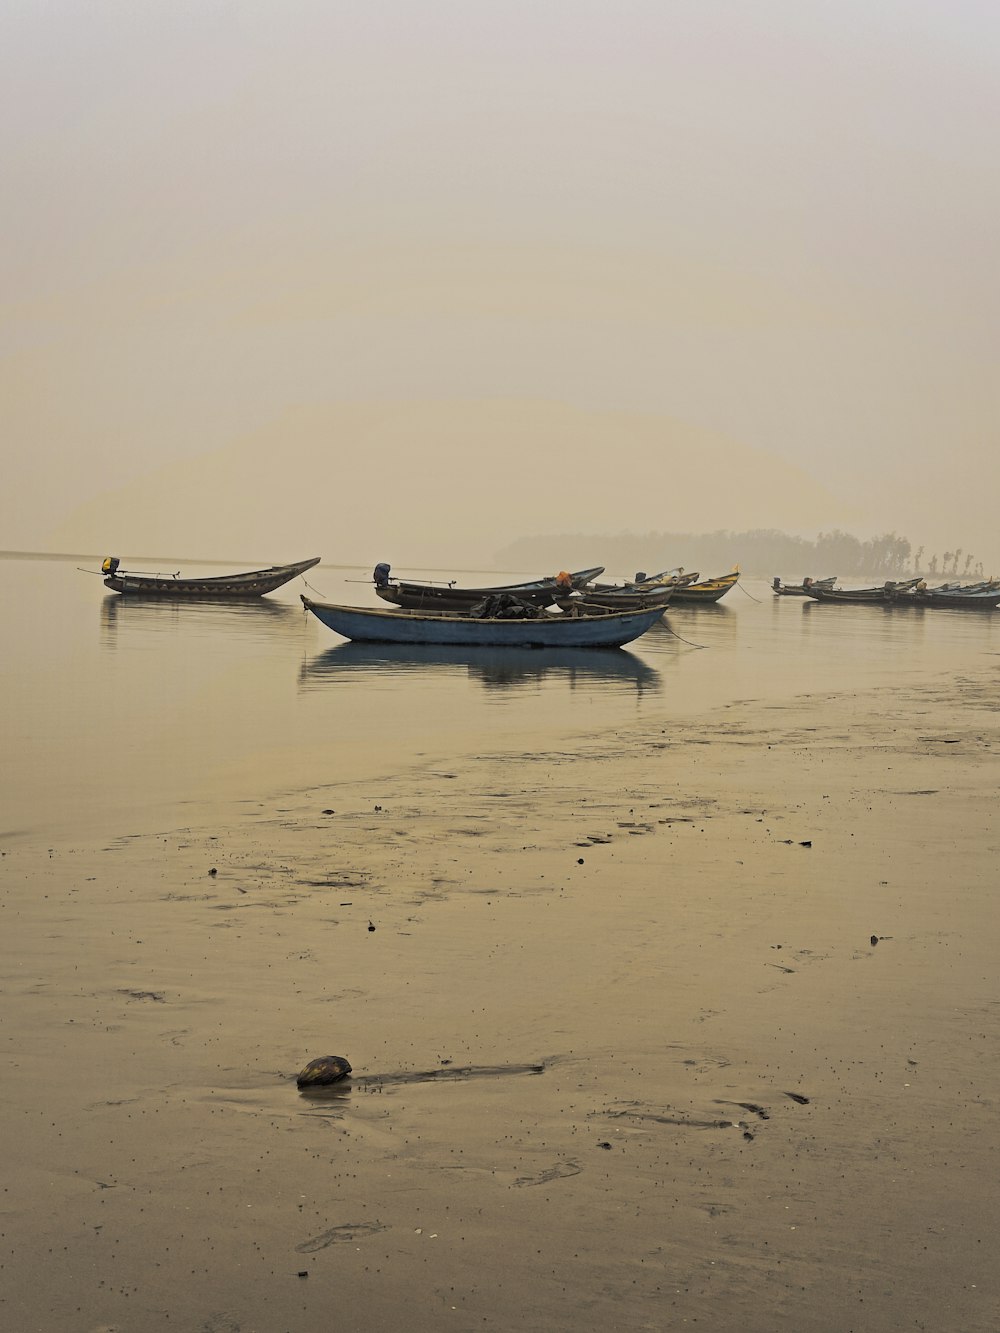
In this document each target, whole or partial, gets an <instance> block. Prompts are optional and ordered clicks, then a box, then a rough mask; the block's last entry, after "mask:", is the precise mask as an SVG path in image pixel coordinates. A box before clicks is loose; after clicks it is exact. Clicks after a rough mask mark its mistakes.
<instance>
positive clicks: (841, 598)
mask: <svg viewBox="0 0 1000 1333" xmlns="http://www.w3.org/2000/svg"><path fill="white" fill-rule="evenodd" d="M919 582H920V579H919V578H916V579H907V580H906V581H905V582H903V583H896V582H893V581H892V580H891V579H890V580H888V581H887V582H886V583H883V584H882V586H881V587H880V588H819V587H816V585H815V584H814V585H813V586H812V587H810V588H808V589H807V590H806V596H807V597H812V598H813V599H814V600H815V601H817V602H852V603H854V604H856V605H861V606H914V605H916V602H915V600H914V598H912V597H907V596H906V594H908V593H909V592H911V591H912V589H914V588H915V587H916V586H917V584H918V583H919Z"/></svg>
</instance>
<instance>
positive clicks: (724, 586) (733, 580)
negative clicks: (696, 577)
mask: <svg viewBox="0 0 1000 1333" xmlns="http://www.w3.org/2000/svg"><path fill="white" fill-rule="evenodd" d="M739 578H740V571H739V569H738V568H736V569H734V570H732V571H731V572H730V573H729V574H722V575H720V577H719V578H715V579H705V580H704V582H702V583H688V584H682V585H681V586H680V587H677V588H675V589H674V595H673V598H672V604H673V605H678V604H679V603H681V602H684V603H687V602H717V601H718V600H719V598H720V597H725V595H726V593H727V592H729V590H730V588H735V587H736V585H737V583H738V582H739Z"/></svg>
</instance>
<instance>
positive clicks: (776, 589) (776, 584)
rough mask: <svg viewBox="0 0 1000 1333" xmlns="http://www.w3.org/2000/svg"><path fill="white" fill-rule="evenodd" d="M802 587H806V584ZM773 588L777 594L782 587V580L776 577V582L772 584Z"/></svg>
mask: <svg viewBox="0 0 1000 1333" xmlns="http://www.w3.org/2000/svg"><path fill="white" fill-rule="evenodd" d="M802 586H803V587H805V584H804V583H803V585H802ZM771 587H772V588H773V589H774V591H775V592H777V591H778V589H779V588H780V587H781V579H779V578H778V577H777V575H775V578H774V582H773V583H772V584H771Z"/></svg>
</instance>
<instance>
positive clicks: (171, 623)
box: [101, 596, 303, 648]
mask: <svg viewBox="0 0 1000 1333" xmlns="http://www.w3.org/2000/svg"><path fill="white" fill-rule="evenodd" d="M302 621H303V613H302V610H301V608H299V607H297V606H289V605H288V604H286V603H283V602H274V601H267V600H265V599H263V598H255V599H254V600H252V601H229V602H225V601H218V602H190V601H189V602H185V601H177V602H171V601H164V600H163V599H162V598H161V599H157V600H147V599H145V598H131V597H117V596H116V597H105V598H104V600H103V601H102V602H101V645H102V647H106V648H114V647H115V645H116V643H117V641H118V636H119V634H120V633H121V632H122V631H123V630H127V631H128V632H129V634H130V635H131V634H132V632H133V631H136V632H137V637H138V636H141V635H145V634H150V635H163V634H173V633H174V632H175V631H177V630H178V629H181V628H183V630H184V632H185V633H191V632H193V633H195V634H196V635H198V634H204V633H209V634H215V633H216V632H217V631H219V630H222V631H224V632H225V633H226V634H233V633H234V632H235V633H236V634H239V635H242V636H244V637H245V636H247V635H249V636H251V637H259V636H260V635H261V633H262V632H265V633H267V634H270V633H271V632H272V631H273V630H274V629H276V628H278V627H285V626H301V624H302Z"/></svg>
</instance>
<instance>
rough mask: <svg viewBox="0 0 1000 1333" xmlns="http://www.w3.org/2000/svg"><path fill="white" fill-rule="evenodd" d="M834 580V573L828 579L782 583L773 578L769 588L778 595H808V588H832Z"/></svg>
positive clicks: (835, 579) (835, 578)
mask: <svg viewBox="0 0 1000 1333" xmlns="http://www.w3.org/2000/svg"><path fill="white" fill-rule="evenodd" d="M836 582H837V576H836V574H833V575H831V576H830V578H828V579H803V580H802V582H801V583H782V581H781V579H779V578H775V580H774V582H773V583H772V584H771V588H772V590H773V591H774V592H775V593H776V594H777V596H778V597H808V596H809V590H810V588H833V586H834V585H835V584H836Z"/></svg>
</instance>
